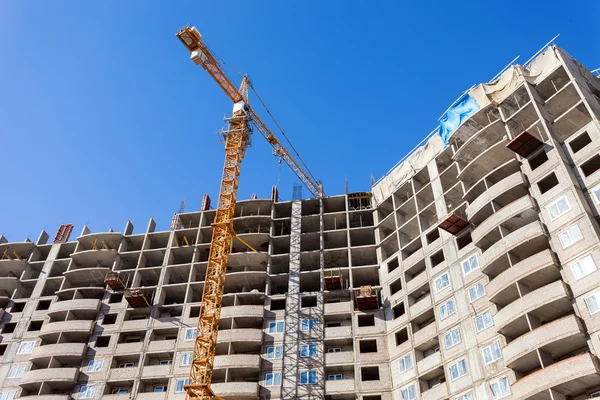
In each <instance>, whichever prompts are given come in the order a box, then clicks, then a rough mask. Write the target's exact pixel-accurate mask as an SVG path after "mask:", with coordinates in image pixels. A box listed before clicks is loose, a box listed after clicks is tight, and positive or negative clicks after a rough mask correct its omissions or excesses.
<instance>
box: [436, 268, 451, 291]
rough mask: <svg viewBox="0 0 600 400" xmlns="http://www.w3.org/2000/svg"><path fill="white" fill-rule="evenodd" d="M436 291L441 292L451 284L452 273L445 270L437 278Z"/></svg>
mask: <svg viewBox="0 0 600 400" xmlns="http://www.w3.org/2000/svg"><path fill="white" fill-rule="evenodd" d="M434 283H435V292H436V293H439V292H441V291H442V290H444V289H445V288H447V287H448V286H450V275H449V274H448V273H447V272H444V273H443V274H442V275H441V276H439V277H437V278H436V279H435V282H434Z"/></svg>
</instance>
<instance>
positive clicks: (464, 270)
mask: <svg viewBox="0 0 600 400" xmlns="http://www.w3.org/2000/svg"><path fill="white" fill-rule="evenodd" d="M472 259H475V264H476V265H475V266H473V265H472V264H473V262H471V260H472ZM460 265H461V267H462V271H463V276H467V275H469V274H470V273H472V272H473V271H475V270H477V269H479V257H478V256H477V253H473V254H471V255H470V256H468V257H467V258H465V259H463V260H462V261H461V262H460ZM465 265H468V266H469V270H468V271H467V270H466V269H465Z"/></svg>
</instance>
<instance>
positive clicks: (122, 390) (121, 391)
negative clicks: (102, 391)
mask: <svg viewBox="0 0 600 400" xmlns="http://www.w3.org/2000/svg"><path fill="white" fill-rule="evenodd" d="M110 393H111V394H127V393H129V389H126V388H115V389H113V390H112V391H111V392H110Z"/></svg>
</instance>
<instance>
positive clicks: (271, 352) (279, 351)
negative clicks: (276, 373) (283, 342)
mask: <svg viewBox="0 0 600 400" xmlns="http://www.w3.org/2000/svg"><path fill="white" fill-rule="evenodd" d="M280 358H283V346H269V347H267V360H278V359H280Z"/></svg>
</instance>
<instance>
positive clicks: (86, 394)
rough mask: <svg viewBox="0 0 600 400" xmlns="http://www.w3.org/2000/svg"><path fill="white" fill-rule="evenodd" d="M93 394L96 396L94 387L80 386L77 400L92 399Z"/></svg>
mask: <svg viewBox="0 0 600 400" xmlns="http://www.w3.org/2000/svg"><path fill="white" fill-rule="evenodd" d="M95 394H96V386H93V385H91V386H88V385H83V386H81V390H80V395H79V398H80V399H93V398H94V395H95Z"/></svg>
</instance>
